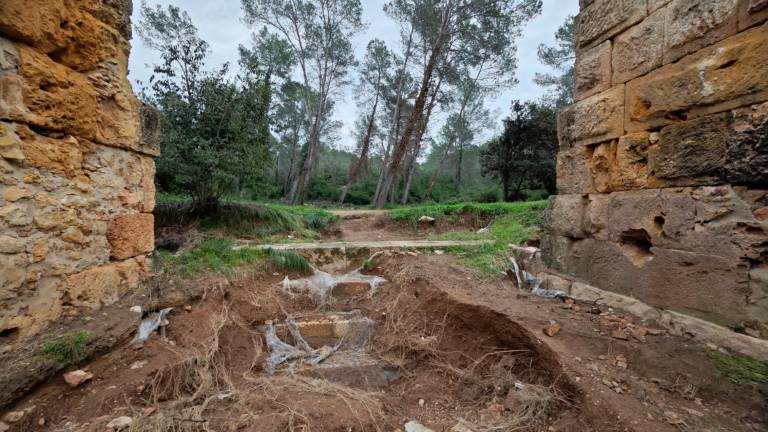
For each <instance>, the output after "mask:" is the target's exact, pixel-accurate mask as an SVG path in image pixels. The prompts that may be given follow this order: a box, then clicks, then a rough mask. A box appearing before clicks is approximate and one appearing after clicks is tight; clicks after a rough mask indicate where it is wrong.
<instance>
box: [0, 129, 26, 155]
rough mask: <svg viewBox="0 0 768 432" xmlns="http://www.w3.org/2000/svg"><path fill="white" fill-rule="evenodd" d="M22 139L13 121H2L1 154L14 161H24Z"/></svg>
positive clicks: (0, 135) (0, 133)
mask: <svg viewBox="0 0 768 432" xmlns="http://www.w3.org/2000/svg"><path fill="white" fill-rule="evenodd" d="M21 145H22V141H21V138H20V137H19V135H18V134H17V133H16V126H15V125H14V124H12V123H5V122H0V156H2V157H3V158H5V159H9V160H14V161H23V160H24V152H23V151H22V150H21Z"/></svg>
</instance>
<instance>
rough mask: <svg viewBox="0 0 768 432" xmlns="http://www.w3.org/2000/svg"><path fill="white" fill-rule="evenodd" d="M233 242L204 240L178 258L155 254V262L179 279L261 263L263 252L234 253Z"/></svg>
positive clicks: (169, 254) (161, 252)
mask: <svg viewBox="0 0 768 432" xmlns="http://www.w3.org/2000/svg"><path fill="white" fill-rule="evenodd" d="M234 245H235V242H234V241H233V240H230V239H226V238H212V239H208V240H205V241H203V242H201V243H200V244H198V245H197V246H195V247H194V248H192V249H191V250H189V251H187V252H184V253H182V254H180V255H178V256H177V255H173V254H171V253H169V252H165V251H156V252H155V257H156V262H157V264H158V266H159V267H160V268H162V269H163V270H165V271H166V272H168V273H171V274H177V275H180V276H182V277H189V276H193V275H195V274H198V273H202V272H206V271H214V272H220V273H225V274H227V273H231V272H232V271H233V270H235V269H236V268H237V267H239V266H242V265H245V264H254V263H259V262H262V263H263V262H264V261H265V259H264V251H261V250H257V249H239V250H233V249H232V247H233V246H234Z"/></svg>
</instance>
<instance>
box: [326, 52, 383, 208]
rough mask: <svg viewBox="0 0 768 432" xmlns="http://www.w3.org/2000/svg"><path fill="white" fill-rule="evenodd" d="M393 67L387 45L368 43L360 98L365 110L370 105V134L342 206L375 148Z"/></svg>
mask: <svg viewBox="0 0 768 432" xmlns="http://www.w3.org/2000/svg"><path fill="white" fill-rule="evenodd" d="M391 68H392V53H391V52H390V51H389V49H388V48H387V45H386V44H385V43H384V42H383V41H381V40H379V39H374V40H372V41H370V42H369V43H368V48H367V50H366V54H365V58H364V60H363V64H362V66H361V69H360V82H359V84H358V86H357V89H356V90H357V91H356V93H357V95H359V96H358V99H359V101H360V102H361V105H362V106H363V107H366V106H369V108H368V110H369V114H368V116H367V119H366V123H367V126H366V128H365V130H366V132H365V134H364V135H363V137H362V141H361V145H360V156H359V157H358V158H357V160H356V161H354V162H353V163H352V166H351V167H350V170H349V177H348V178H347V182H346V184H345V185H344V186H343V187H342V188H341V197H340V198H339V203H344V199H345V197H346V195H347V191H348V190H349V187H350V186H351V185H352V183H354V181H355V180H356V179H357V176H358V174H359V173H360V170H361V169H362V168H364V167H365V165H366V163H367V162H368V150H369V149H370V146H371V137H372V136H373V133H374V130H375V128H376V114H377V110H378V108H379V100H380V99H381V96H382V93H383V91H384V88H383V87H384V84H385V83H386V81H387V78H388V76H389V75H390V73H391V71H390V69H391Z"/></svg>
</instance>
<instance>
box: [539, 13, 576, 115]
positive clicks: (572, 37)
mask: <svg viewBox="0 0 768 432" xmlns="http://www.w3.org/2000/svg"><path fill="white" fill-rule="evenodd" d="M575 29H576V23H575V18H574V17H573V16H569V17H567V18H566V19H565V22H564V23H563V25H562V26H560V28H559V29H557V33H555V40H556V41H557V45H556V46H547V45H544V44H541V45H539V52H538V54H539V61H540V62H542V63H543V64H545V65H547V66H549V67H551V68H553V69H555V70H557V71H559V72H560V74H559V75H555V74H540V73H537V74H536V78H535V79H534V81H536V84H538V85H540V86H542V87H545V88H548V89H549V90H550V91H549V94H548V95H547V99H548V100H550V101H551V102H552V103H553V104H554V105H555V106H556V107H557V108H562V107H564V106H566V105H568V104H570V103H572V102H573V89H574V87H575V84H576V82H575V73H574V64H575V63H576V32H575Z"/></svg>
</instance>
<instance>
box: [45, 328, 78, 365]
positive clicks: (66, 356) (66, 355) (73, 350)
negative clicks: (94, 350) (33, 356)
mask: <svg viewBox="0 0 768 432" xmlns="http://www.w3.org/2000/svg"><path fill="white" fill-rule="evenodd" d="M87 343H88V333H87V332H85V331H79V332H76V333H70V334H67V335H64V336H62V337H60V338H58V339H57V340H55V341H52V342H48V343H47V344H45V345H44V346H43V354H45V356H46V357H48V358H50V359H52V360H55V361H56V362H58V363H59V364H61V365H71V364H74V363H77V362H79V361H81V360H83V359H84V358H85V345H86V344H87Z"/></svg>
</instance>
